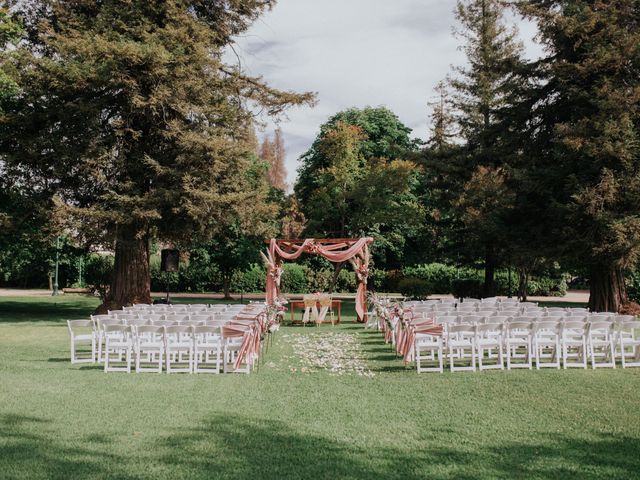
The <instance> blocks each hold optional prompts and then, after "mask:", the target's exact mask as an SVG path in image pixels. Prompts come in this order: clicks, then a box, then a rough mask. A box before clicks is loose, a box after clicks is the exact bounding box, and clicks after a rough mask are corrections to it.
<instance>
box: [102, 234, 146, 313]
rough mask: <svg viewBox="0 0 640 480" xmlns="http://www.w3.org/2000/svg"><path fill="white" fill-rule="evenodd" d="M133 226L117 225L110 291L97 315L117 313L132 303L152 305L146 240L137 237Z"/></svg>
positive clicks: (142, 237)
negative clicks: (115, 311) (109, 311)
mask: <svg viewBox="0 0 640 480" xmlns="http://www.w3.org/2000/svg"><path fill="white" fill-rule="evenodd" d="M137 232H138V228H136V226H135V225H119V226H118V232H117V235H116V248H115V250H116V254H115V258H114V264H113V276H112V279H111V288H110V289H109V295H108V298H107V300H106V301H105V302H104V303H103V304H102V305H100V306H99V307H98V310H97V311H98V312H106V310H118V309H121V308H122V307H123V306H126V305H131V304H134V303H151V273H150V270H149V237H148V235H146V234H144V235H142V236H141V237H139V236H137Z"/></svg>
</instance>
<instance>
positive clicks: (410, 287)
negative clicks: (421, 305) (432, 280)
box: [398, 277, 430, 300]
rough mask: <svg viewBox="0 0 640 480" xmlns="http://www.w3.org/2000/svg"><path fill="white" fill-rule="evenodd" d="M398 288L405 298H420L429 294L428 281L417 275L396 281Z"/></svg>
mask: <svg viewBox="0 0 640 480" xmlns="http://www.w3.org/2000/svg"><path fill="white" fill-rule="evenodd" d="M398 290H400V293H401V294H402V295H404V296H405V297H407V298H411V299H414V300H422V299H425V298H427V297H428V296H429V293H430V291H429V282H427V281H426V280H423V279H421V278H417V277H405V278H403V279H402V280H400V282H398Z"/></svg>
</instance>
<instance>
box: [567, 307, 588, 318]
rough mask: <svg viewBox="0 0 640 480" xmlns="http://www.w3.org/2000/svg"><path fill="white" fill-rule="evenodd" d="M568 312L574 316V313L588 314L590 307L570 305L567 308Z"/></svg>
mask: <svg viewBox="0 0 640 480" xmlns="http://www.w3.org/2000/svg"><path fill="white" fill-rule="evenodd" d="M567 311H568V313H569V314H570V315H571V316H573V315H586V314H588V313H589V309H588V308H582V307H570V308H567Z"/></svg>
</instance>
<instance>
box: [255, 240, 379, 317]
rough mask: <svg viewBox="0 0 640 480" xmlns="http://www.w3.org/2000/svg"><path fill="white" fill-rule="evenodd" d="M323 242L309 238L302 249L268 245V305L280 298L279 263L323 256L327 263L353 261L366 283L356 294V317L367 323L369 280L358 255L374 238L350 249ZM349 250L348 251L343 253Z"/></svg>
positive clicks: (271, 243) (344, 244)
mask: <svg viewBox="0 0 640 480" xmlns="http://www.w3.org/2000/svg"><path fill="white" fill-rule="evenodd" d="M321 242H322V240H318V241H316V240H315V239H313V238H307V239H306V240H304V241H303V242H302V244H300V245H294V244H293V243H292V244H291V245H290V246H288V247H285V248H282V247H281V246H280V245H278V242H277V241H276V239H274V238H272V239H271V241H270V243H269V251H268V254H269V255H268V257H267V261H268V271H267V282H266V300H267V303H269V304H272V303H273V302H274V300H275V299H276V298H277V297H278V295H279V293H280V292H279V283H280V282H279V276H280V274H281V272H282V270H281V269H280V266H279V259H285V260H296V259H297V258H298V257H300V255H302V254H303V253H313V254H318V255H322V256H323V257H325V258H326V259H327V260H329V261H331V262H334V263H340V262H346V261H347V260H352V259H353V260H354V263H355V265H354V266H355V268H356V269H357V272H356V273H359V274H360V276H361V277H363V278H364V281H362V280H360V281H358V287H357V290H356V313H357V314H358V318H359V319H360V320H361V321H364V319H365V315H366V313H367V309H366V302H367V285H366V278H367V276H368V273H369V272H368V270H367V267H368V266H367V265H364V262H363V259H362V258H360V257H359V255H360V254H361V253H362V252H363V250H364V249H365V247H366V246H367V245H369V244H370V243H372V242H373V238H371V237H364V238H360V239H358V240H356V241H355V242H354V243H353V244H352V245H351V246H349V243H347V242H340V243H335V244H330V245H322V243H321ZM345 248H346V250H344V249H345Z"/></svg>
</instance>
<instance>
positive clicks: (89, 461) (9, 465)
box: [0, 414, 133, 479]
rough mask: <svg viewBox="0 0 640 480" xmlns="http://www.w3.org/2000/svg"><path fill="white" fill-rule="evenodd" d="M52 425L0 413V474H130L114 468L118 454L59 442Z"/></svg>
mask: <svg viewBox="0 0 640 480" xmlns="http://www.w3.org/2000/svg"><path fill="white" fill-rule="evenodd" d="M53 428H54V426H53V424H52V422H51V421H50V420H47V419H43V418H38V417H31V416H24V415H13V414H5V415H0V477H2V478H7V479H9V478H60V479H69V478H105V477H107V476H109V475H111V476H116V472H118V473H117V477H118V478H133V477H129V476H128V475H127V474H126V472H125V473H121V472H120V471H119V470H118V466H119V465H120V464H121V459H120V458H119V457H118V456H116V455H112V454H109V453H106V452H104V451H98V449H96V450H92V449H89V448H84V447H76V446H74V447H71V446H66V445H62V444H60V443H59V440H57V439H58V438H59V437H58V436H57V435H56V434H55V431H53ZM47 432H49V434H48V435H47ZM74 444H76V445H77V443H75V442H74ZM105 466H107V468H106V469H105ZM109 466H111V467H109Z"/></svg>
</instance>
